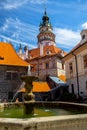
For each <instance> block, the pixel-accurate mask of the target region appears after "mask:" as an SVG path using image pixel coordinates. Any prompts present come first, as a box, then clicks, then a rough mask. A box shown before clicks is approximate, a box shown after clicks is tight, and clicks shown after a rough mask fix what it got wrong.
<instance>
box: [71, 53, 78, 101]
mask: <svg viewBox="0 0 87 130" xmlns="http://www.w3.org/2000/svg"><path fill="white" fill-rule="evenodd" d="M72 55H74V56H75V64H76V79H77V89H78V98H79V97H80V95H79V77H78V64H77V56H76V55H75V54H74V53H73V52H72Z"/></svg>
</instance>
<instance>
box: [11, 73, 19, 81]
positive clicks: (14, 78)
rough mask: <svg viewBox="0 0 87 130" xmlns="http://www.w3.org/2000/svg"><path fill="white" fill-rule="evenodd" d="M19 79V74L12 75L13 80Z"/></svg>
mask: <svg viewBox="0 0 87 130" xmlns="http://www.w3.org/2000/svg"><path fill="white" fill-rule="evenodd" d="M17 79H18V73H17V72H13V73H12V80H17Z"/></svg>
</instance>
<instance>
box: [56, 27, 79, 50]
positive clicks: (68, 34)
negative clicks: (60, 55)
mask: <svg viewBox="0 0 87 130" xmlns="http://www.w3.org/2000/svg"><path fill="white" fill-rule="evenodd" d="M54 33H55V35H56V43H57V45H59V46H60V47H63V48H67V49H68V50H70V49H71V48H72V47H74V46H75V45H76V44H77V43H78V42H79V41H80V33H79V32H75V31H72V30H69V29H63V28H54Z"/></svg>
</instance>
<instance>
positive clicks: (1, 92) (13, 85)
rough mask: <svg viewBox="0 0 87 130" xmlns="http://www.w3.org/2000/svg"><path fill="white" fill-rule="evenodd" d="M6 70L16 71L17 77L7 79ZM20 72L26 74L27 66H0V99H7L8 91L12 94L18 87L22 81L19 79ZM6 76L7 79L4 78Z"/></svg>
mask: <svg viewBox="0 0 87 130" xmlns="http://www.w3.org/2000/svg"><path fill="white" fill-rule="evenodd" d="M7 72H11V73H13V72H16V73H17V74H18V77H15V76H14V78H13V79H8V78H7V77H6V73H7ZM22 74H27V67H21V66H4V65H3V66H0V100H1V101H2V102H4V100H5V101H6V100H7V101H8V100H9V97H10V95H9V92H10V94H11V93H13V96H14V94H15V93H16V92H17V90H18V89H19V87H20V85H21V83H22V81H21V80H20V76H21V75H22ZM6 78H7V79H6Z"/></svg>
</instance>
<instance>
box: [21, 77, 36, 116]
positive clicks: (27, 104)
mask: <svg viewBox="0 0 87 130" xmlns="http://www.w3.org/2000/svg"><path fill="white" fill-rule="evenodd" d="M21 79H22V80H23V81H24V82H25V86H24V87H25V91H26V92H25V95H24V110H25V114H34V104H35V96H34V94H33V93H32V89H33V84H32V82H33V81H35V80H38V77H35V76H28V75H25V76H21Z"/></svg>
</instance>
